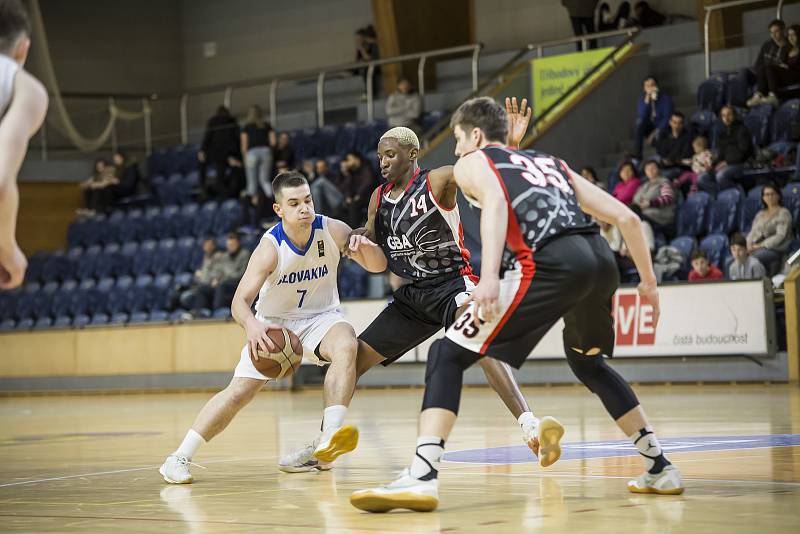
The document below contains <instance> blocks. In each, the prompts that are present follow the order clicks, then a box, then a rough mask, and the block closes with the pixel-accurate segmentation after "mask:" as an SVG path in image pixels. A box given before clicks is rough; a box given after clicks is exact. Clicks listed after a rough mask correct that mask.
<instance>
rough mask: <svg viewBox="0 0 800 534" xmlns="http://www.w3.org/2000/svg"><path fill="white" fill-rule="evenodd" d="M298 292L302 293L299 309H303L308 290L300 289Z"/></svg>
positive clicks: (298, 304)
mask: <svg viewBox="0 0 800 534" xmlns="http://www.w3.org/2000/svg"><path fill="white" fill-rule="evenodd" d="M297 292H298V293H300V302H298V303H297V307H298V308H302V307H303V301H304V300H305V298H306V293H308V289H298V290H297Z"/></svg>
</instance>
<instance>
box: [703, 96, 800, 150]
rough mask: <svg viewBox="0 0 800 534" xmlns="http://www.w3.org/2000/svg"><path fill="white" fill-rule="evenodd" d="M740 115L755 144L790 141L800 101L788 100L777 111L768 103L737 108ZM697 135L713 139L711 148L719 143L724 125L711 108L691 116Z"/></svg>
mask: <svg viewBox="0 0 800 534" xmlns="http://www.w3.org/2000/svg"><path fill="white" fill-rule="evenodd" d="M736 112H737V115H738V116H739V117H740V118H741V120H742V123H743V124H744V125H745V127H746V128H747V129H748V130H749V132H750V136H751V138H752V141H753V146H756V147H766V146H770V145H771V144H775V143H787V142H791V139H792V124H793V123H794V121H797V120H798V117H800V100H797V99H795V100H787V101H786V102H784V103H783V105H781V107H780V108H778V110H777V111H775V110H774V109H773V107H772V106H770V105H769V104H765V105H759V106H754V107H752V108H750V109H749V110H748V109H737V110H736ZM689 126H690V129H691V131H692V133H693V134H694V135H703V136H705V137H707V138H708V139H709V141H710V146H711V148H712V149H714V148H716V146H717V137H718V135H719V134H720V132H722V131H724V129H725V125H724V124H723V123H722V121H721V120H720V118H719V116H718V115H717V114H716V113H714V112H713V111H711V110H703V109H700V110H697V111H695V112H694V113H693V114H692V115H691V117H690V118H689Z"/></svg>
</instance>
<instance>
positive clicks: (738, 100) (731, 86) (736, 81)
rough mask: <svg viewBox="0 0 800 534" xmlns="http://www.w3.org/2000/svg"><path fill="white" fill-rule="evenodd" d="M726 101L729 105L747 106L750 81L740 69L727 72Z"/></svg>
mask: <svg viewBox="0 0 800 534" xmlns="http://www.w3.org/2000/svg"><path fill="white" fill-rule="evenodd" d="M726 85H727V87H726V97H727V98H726V101H727V102H728V104H730V105H731V106H735V107H745V106H747V98H748V97H749V96H750V83H749V82H748V80H747V76H746V75H745V74H744V73H743V72H742V71H736V72H729V73H728V76H727V84H726Z"/></svg>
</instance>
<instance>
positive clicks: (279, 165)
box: [273, 132, 295, 176]
mask: <svg viewBox="0 0 800 534" xmlns="http://www.w3.org/2000/svg"><path fill="white" fill-rule="evenodd" d="M274 154H275V170H274V172H273V176H277V175H278V173H281V172H285V171H290V170H292V169H294V168H295V167H294V166H295V160H294V148H293V147H292V143H291V140H290V139H289V134H288V133H286V132H281V133H280V134H279V135H278V144H277V146H276V147H275V150H274Z"/></svg>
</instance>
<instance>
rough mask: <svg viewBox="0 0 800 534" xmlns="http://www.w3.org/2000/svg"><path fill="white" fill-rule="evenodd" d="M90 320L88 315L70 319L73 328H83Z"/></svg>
mask: <svg viewBox="0 0 800 534" xmlns="http://www.w3.org/2000/svg"><path fill="white" fill-rule="evenodd" d="M91 320H92V318H91V317H90V316H88V315H78V316H76V317H75V318H74V319H72V327H73V328H84V327H85V326H87V325H88V324H89V323H90V322H91Z"/></svg>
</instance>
